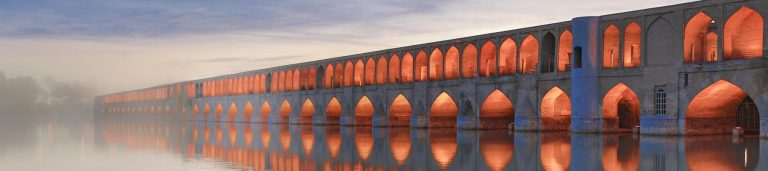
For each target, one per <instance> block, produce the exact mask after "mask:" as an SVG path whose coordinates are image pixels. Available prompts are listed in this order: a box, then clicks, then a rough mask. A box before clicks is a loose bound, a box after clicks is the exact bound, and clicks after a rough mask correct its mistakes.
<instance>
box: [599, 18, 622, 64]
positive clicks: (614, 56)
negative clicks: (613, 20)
mask: <svg viewBox="0 0 768 171" xmlns="http://www.w3.org/2000/svg"><path fill="white" fill-rule="evenodd" d="M618 67H619V29H618V28H616V26H615V25H613V24H611V25H608V27H607V28H605V31H603V68H618Z"/></svg>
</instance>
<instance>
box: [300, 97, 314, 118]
mask: <svg viewBox="0 0 768 171" xmlns="http://www.w3.org/2000/svg"><path fill="white" fill-rule="evenodd" d="M314 114H315V104H314V103H312V99H310V98H309V97H307V99H306V100H304V104H302V105H301V113H300V116H301V123H302V124H311V123H312V116H313V115H314Z"/></svg>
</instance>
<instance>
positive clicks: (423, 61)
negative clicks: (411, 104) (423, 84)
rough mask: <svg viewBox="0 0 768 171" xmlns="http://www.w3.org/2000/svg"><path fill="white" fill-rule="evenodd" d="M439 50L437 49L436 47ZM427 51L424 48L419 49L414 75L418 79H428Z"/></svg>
mask: <svg viewBox="0 0 768 171" xmlns="http://www.w3.org/2000/svg"><path fill="white" fill-rule="evenodd" d="M435 50H437V49H435ZM427 64H428V62H427V53H425V52H424V50H422V51H419V53H418V54H416V63H415V65H416V66H415V67H414V71H413V72H414V75H416V81H426V80H427V75H428V74H427V72H428V71H427V70H428V67H427Z"/></svg>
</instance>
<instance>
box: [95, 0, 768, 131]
mask: <svg viewBox="0 0 768 171" xmlns="http://www.w3.org/2000/svg"><path fill="white" fill-rule="evenodd" d="M766 13H768V3H766V2H765V1H759V0H753V1H735V0H714V1H697V2H691V3H685V4H679V5H673V6H665V7H658V8H652V9H645V10H639V11H630V12H624V13H617V14H610V15H603V16H587V17H577V18H573V19H572V20H570V21H565V22H559V23H553V24H547V25H540V26H534V27H528V28H521V29H515V30H507V31H501V32H496V33H489V34H483V35H476V36H470V37H463V38H456V39H450V40H444V41H437V42H431V43H425V44H419V45H412V46H405V47H399V48H393V49H386V50H380V51H374V52H368V53H362V54H355V55H349V56H342V57H336V58H329V59H324V60H318V61H311V62H305V63H297V64H292V65H286V66H278V67H273V68H266V69H259V70H253V71H248V72H242V73H236V74H230V75H222V76H218V77H212V78H205V79H199V80H190V81H184V82H178V83H172V84H166V85H160V86H155V87H150V88H144V89H137V90H131V91H126V92H119V93H113V94H108V95H103V96H99V97H97V104H96V109H95V110H96V112H97V113H98V114H97V117H98V118H125V119H129V118H152V119H170V120H194V121H205V122H252V123H258V122H261V123H279V124H322V125H369V126H381V127H411V128H438V127H455V128H458V129H500V128H501V129H507V128H510V129H514V130H519V131H548V130H569V131H572V132H622V131H630V130H632V129H633V128H635V127H639V131H640V133H642V134H661V135H681V134H686V135H695V134H724V133H731V131H732V129H733V128H734V127H741V128H742V129H744V130H745V131H746V132H748V133H759V134H760V135H761V136H767V135H768V115H766V114H762V115H761V114H760V113H765V111H768V89H767V88H766V87H767V86H768V58H766V57H767V56H766V50H768V49H766V48H765V46H764V44H766V40H767V39H766V35H765V34H764V32H765V18H764V17H763V16H764V15H765V14H766ZM500 22H503V21H500ZM760 111H763V112H760Z"/></svg>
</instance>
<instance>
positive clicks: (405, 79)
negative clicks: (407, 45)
mask: <svg viewBox="0 0 768 171" xmlns="http://www.w3.org/2000/svg"><path fill="white" fill-rule="evenodd" d="M390 65H392V64H390ZM400 68H401V72H400V78H401V82H402V83H410V82H412V81H413V56H411V53H410V52H406V53H405V55H403V63H402V65H401V66H400Z"/></svg>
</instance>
